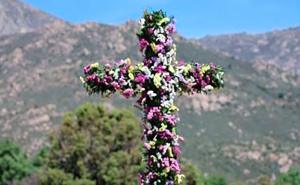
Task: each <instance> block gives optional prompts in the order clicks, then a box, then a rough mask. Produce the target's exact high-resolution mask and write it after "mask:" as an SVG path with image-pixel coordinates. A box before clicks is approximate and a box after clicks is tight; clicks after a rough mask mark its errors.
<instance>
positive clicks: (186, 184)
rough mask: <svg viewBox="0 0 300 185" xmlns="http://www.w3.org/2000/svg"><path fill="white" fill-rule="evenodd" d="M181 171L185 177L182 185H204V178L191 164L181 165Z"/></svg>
mask: <svg viewBox="0 0 300 185" xmlns="http://www.w3.org/2000/svg"><path fill="white" fill-rule="evenodd" d="M181 169H182V172H183V174H184V175H185V178H184V181H183V184H182V185H204V178H203V176H202V174H201V172H200V170H198V169H197V168H196V167H195V166H194V165H193V164H191V163H183V164H181Z"/></svg>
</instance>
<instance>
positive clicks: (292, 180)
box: [275, 169, 300, 185]
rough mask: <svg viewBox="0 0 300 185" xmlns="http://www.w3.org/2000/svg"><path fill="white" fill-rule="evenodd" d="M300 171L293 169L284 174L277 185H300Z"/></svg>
mask: <svg viewBox="0 0 300 185" xmlns="http://www.w3.org/2000/svg"><path fill="white" fill-rule="evenodd" d="M299 184H300V169H293V170H290V171H289V172H287V173H285V174H282V175H281V176H280V177H279V178H278V179H277V181H276V183H275V185H299Z"/></svg>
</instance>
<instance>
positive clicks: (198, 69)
mask: <svg viewBox="0 0 300 185" xmlns="http://www.w3.org/2000/svg"><path fill="white" fill-rule="evenodd" d="M197 71H198V72H201V64H197Z"/></svg>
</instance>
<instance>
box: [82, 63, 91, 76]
mask: <svg viewBox="0 0 300 185" xmlns="http://www.w3.org/2000/svg"><path fill="white" fill-rule="evenodd" d="M90 70H91V65H90V64H88V65H86V66H85V67H84V68H83V72H84V74H87V73H88V72H89V71H90Z"/></svg>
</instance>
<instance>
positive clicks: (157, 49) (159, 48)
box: [155, 44, 164, 52]
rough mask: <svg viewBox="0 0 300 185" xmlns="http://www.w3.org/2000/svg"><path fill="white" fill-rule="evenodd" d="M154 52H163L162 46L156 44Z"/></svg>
mask: <svg viewBox="0 0 300 185" xmlns="http://www.w3.org/2000/svg"><path fill="white" fill-rule="evenodd" d="M155 49H156V52H164V45H163V44H158V45H156V47H155Z"/></svg>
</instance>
